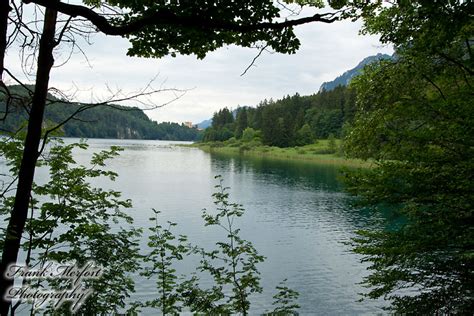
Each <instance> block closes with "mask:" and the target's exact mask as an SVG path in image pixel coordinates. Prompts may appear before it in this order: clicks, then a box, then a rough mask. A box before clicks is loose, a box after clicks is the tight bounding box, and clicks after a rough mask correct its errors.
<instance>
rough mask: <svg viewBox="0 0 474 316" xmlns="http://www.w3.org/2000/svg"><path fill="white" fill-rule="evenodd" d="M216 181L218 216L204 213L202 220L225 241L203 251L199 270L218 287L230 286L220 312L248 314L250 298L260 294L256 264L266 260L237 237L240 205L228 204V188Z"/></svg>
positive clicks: (215, 200) (220, 180)
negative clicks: (219, 230) (205, 273)
mask: <svg viewBox="0 0 474 316" xmlns="http://www.w3.org/2000/svg"><path fill="white" fill-rule="evenodd" d="M217 179H219V184H218V185H216V187H215V188H216V189H217V192H216V193H214V194H213V197H214V204H215V205H216V210H217V214H210V213H208V212H207V211H206V210H204V211H203V219H204V221H205V225H206V226H217V227H220V228H221V229H222V230H223V231H224V232H225V234H226V235H227V240H226V241H219V242H217V243H216V246H217V249H216V250H213V251H203V252H202V254H203V259H202V260H201V266H200V269H201V271H206V272H209V273H210V274H211V276H212V277H213V279H214V281H215V283H216V286H217V287H218V288H220V289H224V287H226V286H231V291H232V292H231V293H232V294H230V295H229V296H228V297H227V298H226V307H225V308H223V310H227V312H230V313H242V314H243V315H247V314H248V310H249V307H250V301H249V296H250V295H251V294H252V293H260V292H262V288H261V286H260V276H259V272H258V269H257V264H258V263H261V262H263V261H264V259H265V258H264V257H263V256H261V255H259V254H258V252H257V250H256V249H255V248H254V247H253V245H252V243H251V242H249V241H246V240H244V239H242V238H241V237H240V234H239V233H240V229H239V228H236V227H235V225H234V221H235V219H236V218H238V217H240V216H242V215H243V213H244V210H243V208H242V206H241V205H239V204H236V203H229V202H228V198H229V193H228V192H227V190H228V188H225V187H224V186H223V185H222V182H223V181H222V179H221V177H219V176H218V177H217ZM224 293H225V289H224Z"/></svg>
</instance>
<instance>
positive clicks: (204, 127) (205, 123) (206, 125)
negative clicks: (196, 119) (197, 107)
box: [196, 119, 212, 129]
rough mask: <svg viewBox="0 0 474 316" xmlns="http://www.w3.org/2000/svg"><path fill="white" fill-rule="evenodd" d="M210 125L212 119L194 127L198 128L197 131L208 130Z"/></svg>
mask: <svg viewBox="0 0 474 316" xmlns="http://www.w3.org/2000/svg"><path fill="white" fill-rule="evenodd" d="M211 125H212V119H208V120H204V121H202V122H201V123H197V124H196V126H197V127H198V128H199V129H206V128H208V127H209V126H211Z"/></svg>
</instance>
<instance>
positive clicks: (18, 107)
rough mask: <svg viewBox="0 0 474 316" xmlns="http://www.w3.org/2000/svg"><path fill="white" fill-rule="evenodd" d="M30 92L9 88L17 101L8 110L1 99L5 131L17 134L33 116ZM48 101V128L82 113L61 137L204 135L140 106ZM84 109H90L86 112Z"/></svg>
mask: <svg viewBox="0 0 474 316" xmlns="http://www.w3.org/2000/svg"><path fill="white" fill-rule="evenodd" d="M27 89H28V87H27V88H23V87H20V86H10V87H9V90H10V93H11V94H14V95H15V98H13V99H12V101H11V102H10V103H9V105H8V111H7V107H6V104H5V99H4V97H3V98H2V97H0V115H1V116H2V117H3V116H4V115H5V114H7V115H6V119H5V120H2V121H1V122H0V130H1V131H2V132H12V131H17V130H19V129H20V128H21V127H24V126H25V124H26V122H27V120H28V113H29V105H28V104H29V102H30V100H31V98H30V97H29V94H28V90H27ZM2 96H4V94H2ZM48 100H49V104H48V105H47V107H46V112H45V122H46V124H45V125H46V126H49V127H54V126H56V125H57V124H61V123H62V122H64V121H66V120H68V118H69V117H70V116H71V115H72V114H73V113H76V112H79V113H77V114H76V115H75V116H74V118H72V119H69V120H68V121H67V122H66V123H65V124H64V125H62V126H61V127H60V129H59V130H60V134H61V135H64V136H66V137H83V138H119V139H161V140H188V141H193V140H197V139H199V138H200V132H199V131H198V130H197V129H196V128H189V127H187V126H185V125H181V124H178V123H171V122H163V123H157V122H155V121H152V120H150V119H149V118H148V116H147V115H146V114H145V113H144V112H143V110H141V109H139V108H137V107H126V106H120V105H97V106H89V105H83V104H78V103H69V102H65V101H62V100H61V99H58V98H55V97H54V96H52V95H49V96H48ZM84 108H87V109H86V110H84V111H82V109H84ZM6 112H8V113H6Z"/></svg>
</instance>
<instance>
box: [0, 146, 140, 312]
mask: <svg viewBox="0 0 474 316" xmlns="http://www.w3.org/2000/svg"><path fill="white" fill-rule="evenodd" d="M49 146H50V148H49V149H48V151H47V155H45V156H44V158H42V159H40V160H39V161H38V164H39V165H40V166H41V167H42V168H45V169H46V170H48V172H49V179H48V181H46V183H44V184H33V190H32V198H31V202H30V209H29V217H28V220H27V222H26V237H27V238H25V239H24V240H23V242H22V249H23V250H24V256H25V258H26V259H25V261H26V263H27V265H28V266H29V267H34V266H37V265H39V266H42V265H44V264H45V262H48V261H56V262H59V263H68V262H76V263H77V264H78V265H80V266H82V265H84V264H85V263H87V262H89V261H94V262H95V264H98V265H100V266H102V267H103V268H104V270H103V273H102V276H101V277H100V278H99V279H92V280H87V282H86V286H87V287H88V288H91V289H93V290H94V292H95V295H92V296H90V297H89V298H88V299H87V300H86V302H85V304H83V305H82V306H81V308H80V309H79V311H78V313H83V314H103V313H118V312H122V311H123V309H124V308H125V307H126V299H127V298H128V297H129V295H130V293H131V292H132V291H133V290H134V282H133V280H132V279H131V273H132V272H135V271H137V270H138V268H139V263H138V259H139V255H138V248H137V245H138V243H137V239H138V238H139V237H140V235H141V231H140V230H139V229H135V228H133V227H131V225H132V219H131V217H130V216H129V215H127V214H126V213H125V212H124V209H127V208H130V207H131V202H130V200H123V199H121V198H120V193H119V192H117V191H113V190H103V189H99V188H95V187H93V186H91V184H90V183H89V181H90V179H97V178H106V179H109V180H112V181H113V180H114V179H115V178H116V177H117V174H116V173H114V172H113V171H107V170H104V169H103V167H105V162H106V160H108V159H111V158H113V157H114V156H117V155H118V152H119V150H120V149H119V148H117V147H112V148H111V149H110V150H109V151H102V152H99V153H95V154H94V155H93V157H92V159H91V161H90V165H89V166H82V165H77V164H76V162H75V160H74V158H73V155H72V151H73V150H87V145H86V144H85V143H76V144H71V145H64V144H63V143H62V142H61V141H59V140H55V141H53V142H52V143H51V144H49ZM21 149H22V140H20V139H15V138H2V139H1V140H0V152H1V153H2V157H5V159H6V161H7V165H8V166H9V171H10V172H9V175H8V176H9V177H12V178H15V177H16V176H17V175H18V172H19V170H20V163H21ZM2 180H5V177H4V179H2ZM13 203H14V196H11V195H10V196H9V195H2V196H1V201H0V213H1V214H2V215H3V216H5V217H6V218H7V219H8V217H9V214H10V209H11V207H12V205H13ZM118 221H121V222H122V227H115V228H112V226H113V225H114V223H115V222H118ZM127 225H129V226H130V227H128V228H125V227H126V226H127ZM0 233H1V236H2V240H4V236H5V234H6V233H7V232H6V230H5V229H4V228H2V229H1V231H0ZM60 281H61V282H58V280H41V281H38V282H34V283H31V284H30V286H34V287H38V288H43V287H44V286H46V285H48V286H50V287H52V289H56V290H58V289H64V288H65V287H68V286H71V284H69V282H66V281H65V280H60ZM24 282H25V281H24ZM19 306H20V305H19V304H16V305H15V306H14V307H12V309H13V310H12V313H13V312H14V310H16V309H17V308H18V307H19ZM46 310H47V311H48V313H54V314H62V315H67V314H70V311H69V306H62V307H61V309H59V310H56V311H54V310H49V307H47V308H46Z"/></svg>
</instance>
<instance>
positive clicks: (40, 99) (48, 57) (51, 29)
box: [0, 0, 57, 316]
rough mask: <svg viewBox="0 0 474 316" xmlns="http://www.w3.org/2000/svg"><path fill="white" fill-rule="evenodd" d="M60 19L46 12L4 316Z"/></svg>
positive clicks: (10, 231)
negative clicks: (57, 24) (57, 19)
mask: <svg viewBox="0 0 474 316" xmlns="http://www.w3.org/2000/svg"><path fill="white" fill-rule="evenodd" d="M0 1H1V0H0ZM56 18H57V11H55V10H52V9H46V13H45V20H44V26H43V34H42V35H41V40H40V47H39V54H38V69H37V72H36V85H35V93H34V96H33V102H32V106H31V111H30V118H29V121H28V131H27V134H26V139H25V147H24V150H23V158H22V161H21V167H20V171H19V174H18V187H17V190H16V195H15V204H14V206H13V210H12V212H11V217H10V221H9V223H8V227H7V233H6V239H5V244H4V248H3V253H2V263H1V265H0V277H1V284H0V298H1V303H0V314H1V315H2V316H4V315H7V314H8V310H9V306H10V303H11V302H9V301H6V300H5V299H4V296H5V294H6V293H8V292H7V291H8V289H9V288H10V287H11V286H13V280H8V279H7V278H6V277H5V272H6V270H7V267H8V265H9V264H12V263H16V261H17V258H18V252H19V250H20V244H21V236H22V234H23V230H24V227H25V223H26V219H27V216H28V205H29V201H30V195H31V187H32V184H33V178H34V174H35V167H36V162H37V160H38V148H39V144H40V141H41V127H42V124H43V115H44V110H45V107H46V95H47V93H48V84H49V74H50V71H51V68H52V66H53V63H54V59H53V49H54V47H55V46H56V43H55V32H56Z"/></svg>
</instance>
